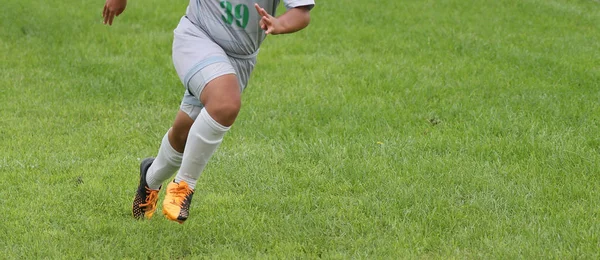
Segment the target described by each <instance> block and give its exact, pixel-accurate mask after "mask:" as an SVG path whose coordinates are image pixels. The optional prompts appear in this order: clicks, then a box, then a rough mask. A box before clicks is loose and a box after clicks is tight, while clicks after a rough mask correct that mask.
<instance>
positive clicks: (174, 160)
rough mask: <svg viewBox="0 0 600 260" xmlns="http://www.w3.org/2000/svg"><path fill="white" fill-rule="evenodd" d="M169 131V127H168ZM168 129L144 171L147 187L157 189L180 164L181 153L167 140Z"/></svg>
mask: <svg viewBox="0 0 600 260" xmlns="http://www.w3.org/2000/svg"><path fill="white" fill-rule="evenodd" d="M169 131H171V129H169ZM169 131H167V134H165V136H164V137H163V139H162V143H161V144H160V148H159V149H158V155H157V156H156V159H154V162H153V163H152V165H151V166H150V168H149V169H148V173H146V182H147V183H148V187H150V189H153V190H158V188H160V185H162V183H163V182H164V181H166V180H167V179H169V178H171V176H173V173H175V171H177V169H179V166H181V160H182V158H183V154H182V153H180V152H178V151H176V150H175V149H173V146H171V143H170V142H169Z"/></svg>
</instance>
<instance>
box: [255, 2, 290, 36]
mask: <svg viewBox="0 0 600 260" xmlns="http://www.w3.org/2000/svg"><path fill="white" fill-rule="evenodd" d="M254 8H256V11H257V12H258V14H259V15H260V16H261V18H260V22H259V24H260V28H262V29H263V30H264V31H265V34H279V33H281V32H282V31H283V26H282V25H281V23H280V22H279V20H278V19H277V18H276V17H273V16H272V15H270V14H269V13H267V11H265V9H263V8H262V7H260V5H258V4H254Z"/></svg>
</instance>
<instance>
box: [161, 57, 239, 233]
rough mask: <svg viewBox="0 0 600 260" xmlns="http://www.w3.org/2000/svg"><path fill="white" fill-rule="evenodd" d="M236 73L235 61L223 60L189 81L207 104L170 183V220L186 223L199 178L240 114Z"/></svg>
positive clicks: (167, 209) (165, 208)
mask: <svg viewBox="0 0 600 260" xmlns="http://www.w3.org/2000/svg"><path fill="white" fill-rule="evenodd" d="M234 73H235V70H234V69H233V67H232V66H231V64H229V63H227V62H219V63H216V64H212V65H209V66H206V67H205V68H203V69H202V70H200V71H199V72H198V73H196V75H194V76H193V77H192V79H191V80H190V81H189V84H190V87H189V90H190V92H191V93H192V94H193V95H194V96H200V98H199V101H201V103H202V104H203V107H202V108H201V110H200V112H199V114H198V116H197V118H196V120H195V121H194V123H193V124H192V126H191V128H190V130H189V134H188V137H187V142H186V144H185V150H184V153H183V160H182V164H181V168H180V169H179V172H178V173H177V175H176V176H175V179H174V181H173V182H171V183H170V184H169V185H168V186H167V195H166V197H165V201H164V203H163V213H164V214H165V215H166V216H167V218H169V219H170V220H174V221H178V222H180V223H182V222H183V221H185V220H186V219H187V217H188V215H189V206H190V202H191V199H192V196H193V192H194V189H195V186H196V183H197V180H198V178H199V177H200V175H201V173H202V171H203V170H204V168H205V167H206V164H207V163H208V161H209V159H210V158H211V156H212V155H213V154H214V152H215V151H216V150H217V148H218V147H219V145H220V144H221V142H222V140H223V137H224V136H225V134H226V133H227V131H228V130H229V128H230V126H231V125H232V124H233V122H234V121H235V118H236V117H237V114H238V112H239V110H240V106H241V94H240V88H239V85H238V80H237V77H236V75H235V74H234ZM213 77H214V78H213ZM207 81H208V83H206V82H207Z"/></svg>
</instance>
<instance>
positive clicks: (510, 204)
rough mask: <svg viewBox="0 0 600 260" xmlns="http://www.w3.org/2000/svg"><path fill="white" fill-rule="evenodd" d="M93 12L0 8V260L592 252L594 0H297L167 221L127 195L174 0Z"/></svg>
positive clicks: (160, 78) (164, 82)
mask: <svg viewBox="0 0 600 260" xmlns="http://www.w3.org/2000/svg"><path fill="white" fill-rule="evenodd" d="M359 2H360V3H359ZM102 4H103V3H102V2H99V1H89V0H82V1H46V2H43V1H17V0H7V1H3V4H2V8H3V11H2V12H0V28H1V30H0V53H2V54H1V55H0V59H1V62H0V100H1V103H0V111H1V116H0V147H1V149H0V184H1V185H0V186H1V187H2V189H0V198H1V200H2V203H1V204H0V211H1V212H2V220H1V221H0V223H1V224H0V252H2V256H1V257H0V258H8V259H21V258H25V259H35V258H103V259H104V258H116V259H121V258H135V259H137V258H158V259H161V258H203V257H207V258H309V259H312V258H320V257H322V258H342V259H347V258H366V259H373V258H386V259H395V258H425V259H429V258H433V259H436V258H440V259H447V258H460V259H462V258H469V259H471V258H473V259H479V258H497V259H507V258H508V259H512V258H524V259H531V258H535V259H546V258H554V259H579V258H583V259H597V258H599V257H600V253H599V251H598V248H600V236H599V232H600V219H599V215H600V207H599V206H598V200H599V198H600V192H599V190H600V170H599V169H600V137H599V135H598V134H599V133H600V123H599V120H600V65H599V64H600V63H599V61H600V52H598V50H599V49H600V34H599V33H598V31H599V29H600V3H599V2H598V1H591V0H571V1H568V0H521V1H517V0H499V1H474V0H438V1H432V0H428V1H414V0H411V1H395V0H380V1H351V0H338V1H318V2H317V4H318V5H317V7H316V8H315V9H314V10H313V12H312V22H311V25H310V27H309V28H308V29H307V30H305V31H302V32H300V33H297V34H293V35H285V36H269V37H268V39H267V41H266V42H265V44H264V45H263V48H262V50H261V54H260V57H259V62H258V66H257V67H256V70H255V72H254V74H253V77H252V79H251V82H250V86H249V88H248V89H247V90H246V92H245V93H244V96H243V98H244V100H243V103H244V104H243V109H242V112H241V114H240V116H239V118H238V120H237V122H236V125H235V126H234V127H233V128H232V130H231V131H230V132H229V133H228V135H227V136H226V138H225V141H224V143H223V144H222V146H221V148H220V149H219V150H218V152H217V153H216V154H215V156H214V157H213V159H212V161H211V163H210V164H209V165H208V167H207V169H206V171H205V172H204V173H203V176H202V177H201V180H200V182H199V185H198V187H197V191H196V194H195V196H194V202H193V204H192V208H191V211H192V216H191V218H190V219H189V220H188V221H187V222H186V223H185V224H184V225H179V224H176V223H172V222H169V221H167V220H166V219H165V218H164V217H162V216H160V215H159V216H157V217H155V218H153V219H152V220H150V221H135V220H133V219H132V218H131V217H130V212H129V207H130V203H131V199H132V197H133V193H134V191H135V188H136V185H137V175H138V172H137V171H138V165H139V161H140V159H141V158H144V157H147V156H153V155H155V154H156V151H157V149H158V146H159V143H160V140H161V138H162V136H163V134H164V133H165V131H166V130H167V129H168V127H169V126H170V124H171V123H172V120H173V118H174V115H175V113H176V111H177V109H178V105H179V102H180V99H181V95H182V93H183V87H182V86H181V84H180V82H179V80H178V79H177V76H176V74H175V71H174V69H173V68H172V64H171V57H170V49H171V40H172V30H173V29H174V28H175V26H176V24H177V22H178V19H179V18H180V17H181V15H183V13H184V10H185V7H186V4H187V3H186V2H185V1H180V2H176V3H175V2H168V1H158V0H149V1H130V3H129V6H128V9H127V10H126V11H125V13H124V14H123V15H122V16H120V17H118V18H117V20H116V22H115V25H113V26H112V27H110V28H109V27H106V26H103V25H102V24H101V22H100V21H101V17H100V15H101V10H102ZM163 195H164V194H163Z"/></svg>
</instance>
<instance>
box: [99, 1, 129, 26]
mask: <svg viewBox="0 0 600 260" xmlns="http://www.w3.org/2000/svg"><path fill="white" fill-rule="evenodd" d="M126 6H127V0H106V3H105V4H104V10H102V18H103V19H102V22H103V23H104V24H107V23H108V25H112V22H113V19H115V16H119V15H120V14H121V13H122V12H123V11H125V7H126Z"/></svg>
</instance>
